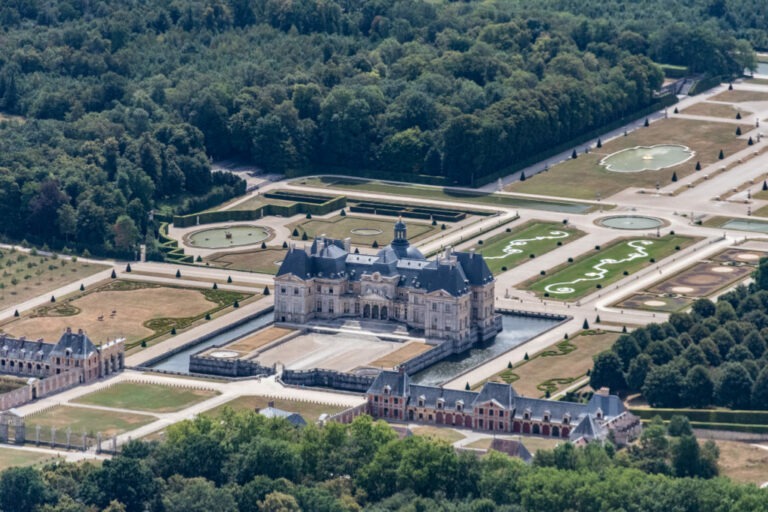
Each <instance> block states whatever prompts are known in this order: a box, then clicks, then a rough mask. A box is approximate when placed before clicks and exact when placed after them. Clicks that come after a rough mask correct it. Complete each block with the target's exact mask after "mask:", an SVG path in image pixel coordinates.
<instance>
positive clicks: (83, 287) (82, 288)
mask: <svg viewBox="0 0 768 512" xmlns="http://www.w3.org/2000/svg"><path fill="white" fill-rule="evenodd" d="M80 291H81V292H84V291H85V285H84V284H82V283H80Z"/></svg>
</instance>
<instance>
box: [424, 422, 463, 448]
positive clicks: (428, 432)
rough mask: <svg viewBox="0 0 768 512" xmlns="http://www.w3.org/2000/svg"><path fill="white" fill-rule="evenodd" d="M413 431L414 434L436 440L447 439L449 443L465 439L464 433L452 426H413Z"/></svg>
mask: <svg viewBox="0 0 768 512" xmlns="http://www.w3.org/2000/svg"><path fill="white" fill-rule="evenodd" d="M411 432H413V433H414V435H417V436H422V437H428V438H430V439H433V440H436V441H445V442H446V443H448V444H453V443H455V442H456V441H461V440H462V439H464V434H462V433H461V432H457V431H455V430H453V429H452V428H438V427H430V426H419V427H413V428H412V429H411Z"/></svg>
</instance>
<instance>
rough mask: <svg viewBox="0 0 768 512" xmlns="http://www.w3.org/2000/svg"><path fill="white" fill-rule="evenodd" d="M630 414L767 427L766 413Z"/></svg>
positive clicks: (639, 411)
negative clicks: (679, 417)
mask: <svg viewBox="0 0 768 512" xmlns="http://www.w3.org/2000/svg"><path fill="white" fill-rule="evenodd" d="M630 411H631V412H632V414H635V415H637V416H640V418H642V419H644V420H649V419H651V418H653V417H654V416H661V419H663V420H669V419H670V418H671V417H672V416H675V415H681V416H685V417H687V418H688V419H689V420H690V421H691V422H698V423H708V424H710V423H711V424H720V425H723V424H729V425H766V426H768V411H728V410H721V409H646V408H642V409H640V408H638V409H630Z"/></svg>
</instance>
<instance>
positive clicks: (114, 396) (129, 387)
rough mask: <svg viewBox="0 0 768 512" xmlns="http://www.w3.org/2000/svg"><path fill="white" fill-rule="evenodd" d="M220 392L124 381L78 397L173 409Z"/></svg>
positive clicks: (80, 400)
mask: <svg viewBox="0 0 768 512" xmlns="http://www.w3.org/2000/svg"><path fill="white" fill-rule="evenodd" d="M216 395H218V392H216V391H209V390H205V389H184V388H175V387H171V386H161V385H159V384H140V383H137V382H120V383H119V384H115V385H114V386H111V387H109V388H106V389H103V390H101V391H95V392H93V393H90V394H87V395H85V396H83V397H80V398H78V399H77V400H75V402H76V403H81V404H88V405H100V406H102V407H116V408H120V409H131V410H134V411H149V412H173V411H180V410H181V409H184V408H186V407H189V406H190V405H193V404H196V403H198V402H202V401H203V400H207V399H208V398H211V397H212V396H216Z"/></svg>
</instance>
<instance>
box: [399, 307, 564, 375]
mask: <svg viewBox="0 0 768 512" xmlns="http://www.w3.org/2000/svg"><path fill="white" fill-rule="evenodd" d="M559 323H560V320H553V319H551V318H533V317H528V316H520V315H502V325H503V326H504V330H503V331H501V332H500V333H499V334H498V335H497V336H496V338H494V339H493V340H492V341H489V342H487V343H484V344H483V345H478V346H476V347H475V348H473V349H470V350H469V351H467V352H465V353H463V354H460V355H457V356H451V357H449V358H447V359H443V360H442V361H440V362H439V363H436V364H433V365H432V366H430V367H429V368H426V369H424V370H422V371H420V372H419V373H417V374H415V375H412V376H411V378H412V380H413V381H414V382H416V383H418V384H423V385H426V386H437V385H439V384H442V383H443V382H446V381H449V380H453V379H455V378H456V376H458V375H460V374H462V373H464V372H466V371H467V370H470V369H472V368H474V367H475V366H477V365H479V364H482V363H484V362H485V361H488V360H490V359H493V358H494V357H497V356H499V355H501V354H503V353H504V352H507V351H509V350H512V349H513V348H515V347H517V346H518V345H521V344H522V343H525V342H526V341H528V340H530V339H532V338H535V337H536V336H538V335H539V334H541V333H543V332H546V331H548V330H550V329H552V328H553V327H555V326H556V325H557V324H559Z"/></svg>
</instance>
